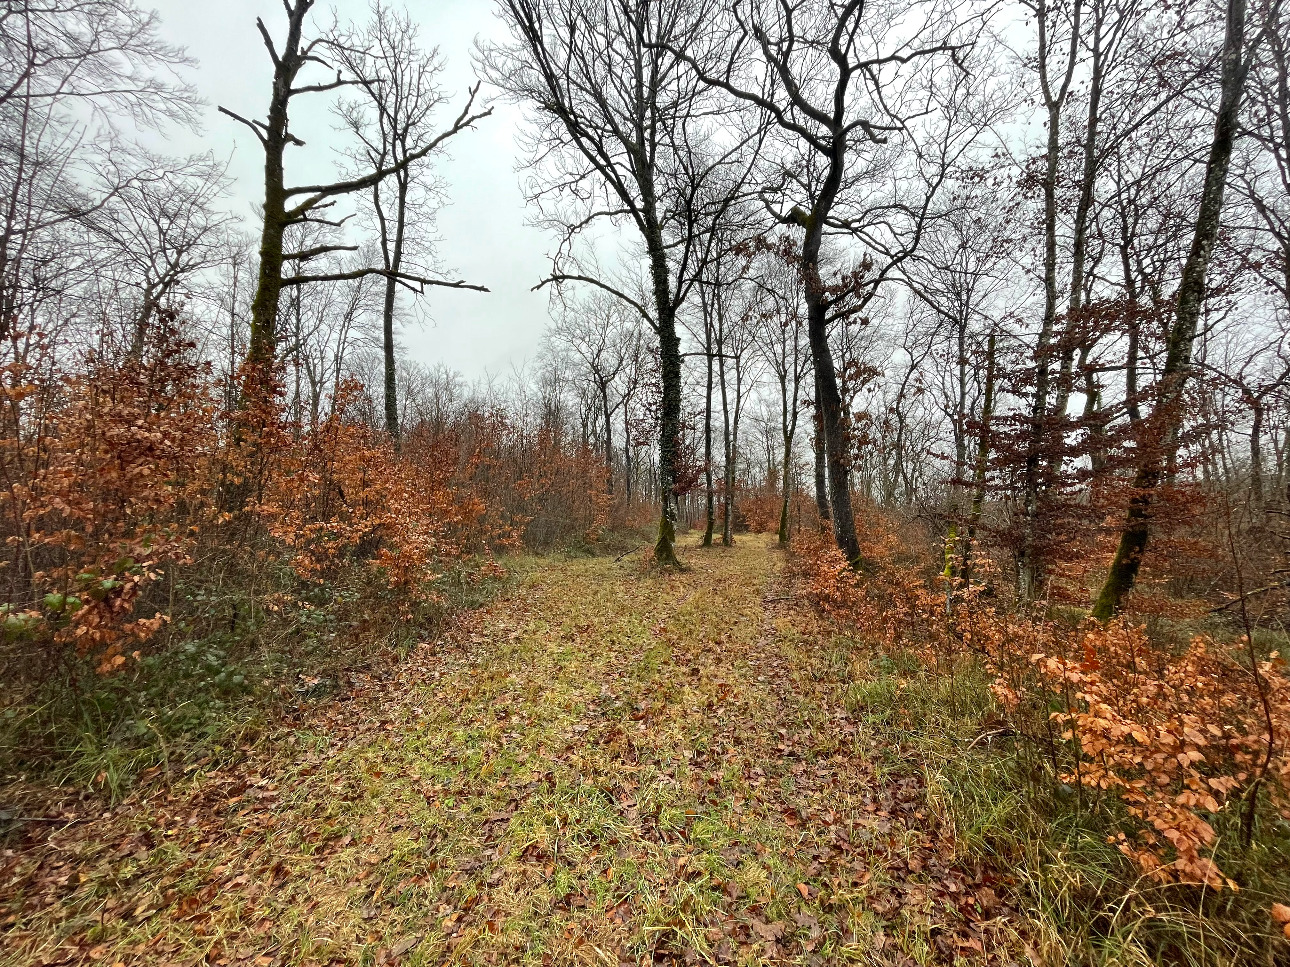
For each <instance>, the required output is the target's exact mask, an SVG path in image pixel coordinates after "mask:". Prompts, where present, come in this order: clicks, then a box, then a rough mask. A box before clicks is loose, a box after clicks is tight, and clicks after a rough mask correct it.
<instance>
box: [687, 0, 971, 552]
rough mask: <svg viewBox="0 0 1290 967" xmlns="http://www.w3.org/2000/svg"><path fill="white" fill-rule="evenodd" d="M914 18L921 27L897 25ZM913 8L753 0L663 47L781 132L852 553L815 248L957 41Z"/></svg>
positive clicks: (775, 202)
mask: <svg viewBox="0 0 1290 967" xmlns="http://www.w3.org/2000/svg"><path fill="white" fill-rule="evenodd" d="M915 17H916V18H919V19H922V21H923V24H924V25H923V26H922V27H920V28H917V29H914V30H913V31H904V30H896V29H895V28H894V26H893V25H894V24H895V23H898V22H900V23H903V24H905V25H908V23H910V22H911V21H912V20H913V19H915ZM915 17H911V16H910V15H909V13H908V11H907V10H904V9H902V10H901V11H900V12H899V13H897V12H896V11H895V10H894V9H888V8H885V7H882V6H881V5H874V4H868V3H865V2H862V0H830V2H828V3H815V2H806V0H796V2H793V0H786V2H772V0H753V2H751V3H749V4H747V5H746V6H738V5H737V6H735V7H733V8H732V10H731V12H730V14H729V16H728V17H727V18H725V20H724V22H723V24H722V26H721V29H719V30H710V31H708V32H707V33H706V34H705V45H704V47H702V48H700V47H695V48H693V49H691V50H686V49H684V48H682V47H681V46H680V45H674V46H672V47H671V48H670V49H671V50H672V51H673V52H674V53H676V54H677V55H678V56H680V57H682V58H683V59H685V60H686V61H687V63H689V64H690V66H691V67H692V68H693V69H694V70H695V71H696V73H698V75H699V76H700V77H701V78H702V79H703V81H704V82H705V83H706V84H708V85H709V86H711V87H713V88H715V89H719V90H721V91H724V92H726V93H727V94H728V95H730V96H732V97H733V98H735V99H736V100H738V101H740V102H742V103H745V104H749V105H753V106H755V107H756V108H758V109H760V110H761V111H762V112H763V114H764V115H765V116H766V117H767V118H768V119H770V120H771V121H772V122H773V123H774V124H775V125H776V126H777V128H778V130H779V131H780V132H781V134H782V136H783V140H784V142H785V146H784V160H783V162H782V165H781V172H780V175H779V178H778V183H777V184H776V185H775V186H774V188H773V190H771V191H768V192H767V193H766V194H765V196H764V198H765V200H766V202H767V207H768V208H769V209H770V210H771V212H772V213H773V214H774V216H775V218H776V219H777V220H778V221H780V222H781V223H783V224H785V225H793V226H796V227H798V228H799V229H801V231H802V245H801V251H800V271H801V278H802V283H803V289H804V293H805V304H806V317H807V332H808V336H809V339H810V344H811V353H812V358H813V361H814V366H815V405H816V407H817V408H818V410H819V414H820V423H821V428H822V430H823V434H824V443H825V450H826V456H827V471H828V484H829V503H830V509H831V516H832V520H833V532H834V537H835V539H836V541H837V545H838V547H839V548H840V549H841V550H842V551H843V553H845V554H846V556H847V558H848V559H849V560H851V561H853V562H858V561H859V560H860V544H859V540H858V538H857V536H856V525H855V513H854V510H853V508H852V500H851V483H850V465H851V454H850V449H851V445H850V435H849V428H848V422H849V421H848V414H847V413H846V411H845V409H844V407H843V401H842V394H841V392H840V390H839V387H838V374H837V369H836V367H835V365H834V361H833V359H832V357H831V355H830V351H829V335H828V331H829V327H830V323H831V322H833V321H836V315H835V313H834V309H835V308H836V307H835V306H834V305H833V304H832V301H833V300H832V297H831V294H830V285H829V283H828V282H827V281H826V279H825V276H824V274H823V273H822V271H821V266H822V261H821V253H822V246H823V242H824V237H825V233H826V231H828V230H829V229H830V227H831V226H832V227H833V228H834V229H835V230H838V231H848V230H850V229H851V228H852V226H851V225H849V224H847V223H846V219H845V218H839V217H838V213H837V211H836V210H835V209H836V208H838V207H839V205H840V203H845V201H846V198H845V195H846V191H845V189H846V187H847V185H848V183H849V182H853V173H854V171H855V169H856V168H857V166H858V165H859V164H860V163H861V159H865V158H866V157H867V156H872V155H873V154H875V153H881V152H878V151H877V149H879V148H881V146H883V145H885V144H886V143H887V142H888V141H889V140H890V139H891V138H892V137H893V136H896V135H898V134H900V133H902V132H905V131H906V130H907V128H908V125H909V122H910V120H911V119H912V118H913V116H914V115H915V114H920V113H921V112H922V111H923V101H921V100H920V101H919V103H918V105H917V107H915V106H914V104H913V103H912V102H907V101H906V100H905V99H904V97H902V96H901V91H902V89H904V88H906V87H907V86H908V85H910V84H912V83H915V82H916V81H917V83H920V84H921V83H926V76H925V74H926V71H927V70H928V69H930V68H931V67H932V66H933V65H935V64H936V63H937V62H938V60H939V59H941V58H943V57H954V56H957V55H958V53H959V52H960V51H961V50H962V49H963V46H964V45H963V44H962V43H959V42H956V41H955V40H954V39H953V38H952V37H951V34H952V30H950V29H949V27H950V26H951V25H950V24H949V23H947V21H946V20H945V19H944V17H943V16H942V15H941V13H940V11H939V10H938V9H937V8H936V7H935V6H934V5H932V4H925V5H919V14H917V15H915ZM712 64H715V65H719V66H718V67H717V68H715V69H714V68H713V67H711V66H709V65H712ZM749 65H756V66H751V67H750V66H749ZM920 75H922V76H920ZM899 210H900V206H898V207H896V208H892V209H891V210H890V214H894V213H895V212H897V211H899ZM889 221H890V219H889Z"/></svg>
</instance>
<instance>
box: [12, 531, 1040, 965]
mask: <svg viewBox="0 0 1290 967" xmlns="http://www.w3.org/2000/svg"><path fill="white" fill-rule="evenodd" d="M643 558H644V555H643V554H638V555H634V556H632V557H629V558H625V559H623V560H620V561H615V560H613V559H611V558H607V557H606V558H592V559H574V560H566V559H560V558H545V559H541V560H540V561H538V562H537V563H535V564H532V565H529V566H526V568H525V571H526V573H525V574H524V576H523V577H522V578H521V579H520V580H519V581H518V582H517V583H516V585H515V587H514V588H513V589H512V590H511V591H510V592H508V593H507V594H506V595H505V596H503V597H502V598H500V599H499V600H497V601H496V602H495V603H493V604H492V605H490V606H488V607H485V608H482V609H480V610H478V611H474V612H470V613H468V614H465V615H462V616H461V617H460V618H459V619H457V620H456V621H454V622H453V624H452V626H451V627H450V629H449V631H448V632H447V633H445V634H444V635H442V637H441V638H440V639H439V640H437V641H427V642H425V643H423V644H422V645H421V646H420V647H418V648H416V649H414V650H413V652H412V653H411V654H410V655H408V656H405V657H403V658H401V659H399V660H397V661H395V660H393V659H390V660H388V661H384V662H378V663H377V664H375V665H373V666H372V667H370V668H369V669H368V673H367V674H365V675H361V676H357V677H354V678H353V680H351V681H350V682H348V683H345V685H344V687H343V688H341V689H340V690H338V691H337V692H336V693H334V694H331V695H328V696H320V697H319V698H317V699H314V700H312V701H311V702H310V703H309V704H308V706H307V707H306V708H303V709H301V710H300V711H299V713H298V714H297V715H296V716H295V717H294V718H293V719H292V720H290V721H286V722H283V723H281V725H280V728H279V729H278V731H277V732H275V734H274V735H273V736H272V737H270V738H269V739H267V740H265V741H264V742H262V743H260V744H257V745H256V746H255V747H253V748H248V749H246V750H244V753H245V754H244V755H243V756H242V757H241V758H240V760H239V761H238V762H236V763H235V764H232V765H226V766H223V767H221V768H219V769H217V770H215V771H208V772H201V771H198V772H189V773H188V774H186V775H177V774H172V775H171V776H170V777H169V778H168V779H167V778H166V777H165V776H164V775H163V776H161V777H158V778H157V779H155V780H154V781H152V782H150V783H147V784H145V785H143V786H141V787H140V788H139V789H138V790H136V792H135V793H133V794H132V795H131V797H130V798H128V799H127V800H125V801H124V802H122V803H121V804H120V805H119V806H116V807H111V808H108V807H105V806H103V805H102V804H99V805H98V806H97V807H94V808H91V807H89V806H87V804H86V802H85V801H84V800H77V799H69V800H68V801H67V802H66V803H64V804H62V805H59V804H58V803H56V802H48V801H47V802H45V803H44V804H43V805H41V806H40V808H42V809H43V810H44V811H45V812H46V815H42V816H34V817H31V818H33V819H36V820H39V821H37V822H31V823H28V824H27V825H26V826H25V827H24V831H23V833H22V835H21V836H20V837H19V838H16V839H15V838H13V837H11V838H10V839H9V840H8V841H7V842H4V843H0V964H5V965H9V964H15V965H16V964H72V963H78V964H79V963H96V964H106V965H109V967H110V965H115V964H124V965H133V964H169V963H175V964H193V963H215V964H255V965H272V964H327V963H344V964H357V963H365V964H394V963H403V964H441V963H451V964H607V965H610V967H618V965H621V964H649V963H677V964H697V963H717V964H839V963H864V964H910V963H917V964H925V963H947V964H948V963H953V962H954V961H955V960H957V959H960V958H962V959H964V960H969V961H975V962H981V961H989V962H994V963H1006V962H1009V961H1010V960H1012V959H1013V958H1016V959H1018V960H1023V961H1024V960H1025V959H1026V958H1025V956H1024V951H1025V943H1024V941H1023V940H1022V939H1021V933H1020V932H1021V930H1022V924H1021V922H1020V918H1019V917H1018V916H1017V915H1016V914H1015V913H1014V912H1013V911H1012V910H1011V909H1010V908H1009V906H1008V904H1007V897H1006V894H1007V891H1006V889H1005V888H1004V886H1003V885H1001V883H1000V881H998V880H996V879H995V877H994V874H993V873H992V872H991V871H990V870H989V869H983V868H981V867H980V866H979V865H976V864H973V863H971V862H969V861H967V860H966V859H962V858H961V857H959V856H957V855H956V849H955V841H954V835H953V828H952V822H951V821H950V820H949V818H948V817H947V815H946V814H945V810H944V809H943V807H942V806H940V805H938V802H937V797H935V796H930V795H929V794H928V791H927V788H926V783H925V770H924V768H923V764H922V763H921V762H920V761H919V757H918V755H917V753H916V751H914V750H912V749H909V748H905V747H903V746H901V745H900V744H899V743H894V742H890V741H885V740H884V738H883V736H882V735H881V734H879V733H877V732H874V731H872V730H871V728H870V726H869V725H867V724H866V722H865V719H864V717H863V716H862V715H860V716H857V715H856V714H855V711H854V708H853V707H852V705H851V703H850V702H849V699H848V696H849V690H850V688H851V684H852V679H853V673H854V669H855V667H856V666H855V664H854V662H853V659H852V657H851V655H850V649H849V647H848V645H847V643H846V642H845V641H844V640H843V639H840V638H837V637H836V636H835V635H834V634H833V632H832V631H831V630H830V629H829V628H828V627H826V626H825V625H824V624H822V623H821V622H820V621H819V619H817V618H816V617H815V616H814V614H813V613H812V612H811V611H810V609H809V608H808V607H807V606H806V605H804V604H799V603H797V602H796V601H794V599H793V595H792V593H791V589H790V588H788V587H787V586H786V585H785V581H786V579H785V578H784V576H783V568H782V561H783V556H782V554H780V553H779V552H778V551H776V550H775V549H774V548H773V547H772V546H771V544H770V543H769V542H768V541H767V540H766V539H764V538H761V537H754V536H749V537H745V538H743V539H741V540H740V542H739V543H738V544H737V546H736V547H735V548H733V549H721V548H717V549H711V550H701V549H699V548H696V547H693V546H688V547H686V548H684V559H685V561H686V563H687V565H688V566H689V569H688V570H686V571H685V572H683V573H679V574H673V573H666V574H664V573H658V572H656V571H654V570H653V569H651V568H650V567H649V566H648V565H647V564H646V563H645V562H644V560H643ZM29 808H32V807H29Z"/></svg>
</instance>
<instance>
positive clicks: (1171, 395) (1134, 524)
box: [1093, 0, 1248, 621]
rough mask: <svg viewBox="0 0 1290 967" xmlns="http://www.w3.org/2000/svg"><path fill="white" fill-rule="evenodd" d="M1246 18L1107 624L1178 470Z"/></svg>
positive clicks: (1227, 64) (1235, 111)
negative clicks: (1158, 501)
mask: <svg viewBox="0 0 1290 967" xmlns="http://www.w3.org/2000/svg"><path fill="white" fill-rule="evenodd" d="M1245 16H1246V0H1228V2H1227V30H1226V36H1225V37H1224V40H1223V61H1222V64H1223V68H1222V97H1221V99H1220V101H1219V107H1218V115H1217V117H1216V118H1215V119H1214V135H1213V140H1212V142H1211V144H1210V150H1209V158H1208V160H1207V161H1206V164H1205V181H1204V186H1203V188H1202V189H1201V199H1200V211H1199V212H1198V213H1197V215H1196V230H1195V234H1194V235H1193V237H1192V244H1191V250H1190V251H1189V252H1188V254H1187V261H1186V263H1185V264H1184V266H1183V274H1182V282H1181V284H1180V285H1179V287H1178V300H1177V307H1176V309H1175V312H1174V322H1173V325H1172V326H1171V327H1170V331H1169V338H1168V340H1167V342H1166V347H1165V348H1166V355H1165V365H1164V369H1163V370H1162V371H1161V375H1160V395H1159V398H1158V399H1157V401H1156V405H1155V408H1154V409H1155V411H1154V412H1153V413H1152V416H1151V424H1152V425H1151V427H1150V429H1149V433H1148V438H1147V439H1146V440H1145V441H1144V445H1143V456H1142V460H1141V462H1140V463H1139V465H1138V469H1137V473H1136V474H1135V476H1134V481H1133V490H1134V492H1133V496H1132V498H1130V500H1129V509H1128V513H1127V515H1126V517H1125V522H1124V527H1123V529H1122V530H1121V532H1120V543H1119V546H1118V547H1117V548H1116V551H1115V557H1114V559H1113V560H1112V561H1111V568H1110V571H1109V572H1108V573H1107V576H1106V582H1105V583H1104V584H1103V585H1102V590H1101V592H1100V593H1099V594H1098V596H1097V601H1096V602H1095V603H1094V605H1093V617H1095V618H1097V619H1099V620H1101V621H1107V620H1109V619H1110V618H1111V617H1112V616H1113V615H1115V614H1117V613H1118V612H1119V611H1120V610H1121V608H1123V606H1124V602H1125V600H1126V599H1127V598H1128V596H1129V593H1130V592H1131V591H1132V590H1133V586H1134V584H1135V583H1136V581H1137V578H1138V570H1139V568H1140V567H1141V566H1142V555H1143V553H1144V552H1145V551H1146V549H1147V542H1148V541H1149V540H1150V537H1151V510H1152V501H1153V498H1154V496H1155V490H1156V488H1157V487H1158V486H1159V484H1160V482H1161V480H1162V479H1163V477H1164V475H1165V474H1166V472H1167V471H1168V468H1169V467H1170V466H1171V465H1172V463H1173V456H1174V454H1175V453H1176V451H1177V447H1178V436H1179V433H1180V432H1181V429H1182V423H1183V411H1182V403H1183V390H1184V389H1185V388H1186V384H1187V377H1188V375H1189V374H1190V371H1191V353H1192V346H1193V344H1194V343H1195V341H1196V328H1197V326H1198V324H1199V322H1200V313H1201V309H1202V306H1203V303H1204V301H1205V279H1206V274H1207V272H1208V269H1209V260H1210V256H1211V255H1212V254H1213V251H1214V242H1215V241H1216V240H1217V238H1218V230H1219V216H1220V215H1221V214H1222V210H1223V192H1224V190H1225V189H1226V187H1227V171H1228V167H1229V166H1230V164H1231V161H1232V146H1233V144H1234V142H1235V139H1236V131H1237V124H1238V118H1239V115H1240V109H1241V97H1242V95H1243V94H1244V92H1245V77H1246V74H1247V72H1248V63H1247V62H1246V61H1245V59H1244V57H1243V54H1244V46H1245Z"/></svg>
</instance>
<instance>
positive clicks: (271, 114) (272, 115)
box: [220, 0, 488, 365]
mask: <svg viewBox="0 0 1290 967" xmlns="http://www.w3.org/2000/svg"><path fill="white" fill-rule="evenodd" d="M316 2H317V0H283V8H284V10H285V11H286V14H287V30H286V37H285V38H284V39H283V41H282V44H281V49H279V46H278V45H277V44H275V43H274V40H273V37H272V35H271V34H270V33H269V28H268V27H266V26H265V24H264V21H263V20H262V19H260V18H256V21H255V25H256V28H257V29H258V30H259V32H260V38H261V39H262V40H263V42H264V47H265V49H266V50H267V51H268V54H269V59H270V60H271V61H272V62H273V87H272V93H271V95H270V98H269V109H268V112H267V114H266V119H265V120H263V121H260V120H250V119H247V118H245V117H243V116H241V115H240V114H236V113H234V112H233V111H231V110H229V109H228V108H226V107H222V106H221V107H220V112H221V113H223V114H226V115H228V116H229V117H231V118H233V119H234V120H235V121H238V122H240V123H241V124H244V125H245V126H246V127H248V128H249V129H250V130H251V131H252V132H253V133H254V134H255V137H256V139H257V140H258V141H259V142H260V146H261V148H263V150H264V204H263V211H262V217H263V224H262V228H261V233H260V269H259V278H258V280H257V284H256V291H255V299H254V300H253V302H252V304H251V335H250V345H249V347H248V353H247V358H248V359H249V360H250V361H251V362H253V363H255V364H257V365H266V364H269V363H272V361H273V359H274V356H275V353H276V345H277V322H278V306H279V302H280V301H281V297H282V290H283V288H284V287H287V288H289V287H295V286H301V285H308V284H311V283H314V282H345V281H351V280H354V279H357V278H359V277H362V276H371V275H378V276H382V277H384V278H388V279H393V280H395V281H396V282H398V283H399V284H401V285H404V286H406V287H408V288H409V289H411V290H412V291H415V292H418V293H423V292H424V291H425V289H426V288H427V287H429V286H447V287H449V288H456V289H475V290H477V291H481V292H483V291H487V290H486V289H484V287H483V286H479V285H472V284H469V283H466V282H462V281H456V282H448V281H446V280H443V279H434V278H428V277H426V276H420V275H415V274H412V273H409V272H403V271H396V270H394V269H387V268H383V267H375V266H367V265H360V266H356V267H353V268H346V269H344V270H342V271H318V272H309V271H300V270H293V271H290V272H288V271H286V269H287V268H288V267H294V266H304V265H306V264H307V263H309V262H310V261H312V260H314V259H317V258H319V257H320V256H324V255H330V254H334V253H336V252H347V251H348V252H353V251H357V250H358V247H357V246H356V245H349V244H345V243H343V242H341V241H329V242H325V243H323V244H320V245H317V246H314V247H311V248H305V249H300V250H298V251H288V250H287V249H286V248H285V247H284V239H285V238H286V235H287V232H288V230H289V229H291V228H292V227H293V226H297V225H306V224H309V223H314V224H320V225H326V226H331V227H339V226H340V225H341V224H342V223H343V221H344V219H338V218H334V217H327V214H329V213H330V210H331V209H332V208H334V206H335V205H336V203H337V201H338V200H339V199H341V198H344V197H346V196H349V195H354V194H357V193H360V192H366V191H370V190H372V189H373V188H375V187H377V186H378V185H380V183H381V182H382V181H384V180H385V179H386V178H389V177H391V176H393V175H396V174H398V173H399V172H400V171H404V170H406V169H407V168H408V167H409V166H410V165H413V164H415V163H416V162H418V161H420V160H421V159H422V158H424V157H426V155H428V154H430V153H431V152H432V151H434V150H435V148H437V147H438V146H439V145H440V144H442V143H443V142H444V141H445V140H447V139H448V138H450V137H452V136H453V135H455V134H457V133H458V132H459V131H461V130H462V129H464V128H467V127H470V126H471V125H473V124H474V123H475V122H476V121H478V120H480V119H481V118H482V117H484V116H486V115H487V114H488V112H487V111H483V112H478V113H471V112H472V110H473V106H474V92H473V91H472V92H471V96H470V97H469V98H468V99H467V101H466V105H465V107H464V108H463V109H462V111H461V113H460V114H459V115H458V116H457V119H456V121H455V122H454V123H453V124H452V126H451V127H449V128H448V129H446V130H445V131H443V132H441V133H440V134H439V135H438V136H437V137H435V138H432V139H430V140H429V141H426V142H425V143H423V144H421V146H420V147H418V148H416V149H415V150H410V151H407V152H406V153H404V154H403V155H402V156H401V157H400V158H397V159H395V158H387V159H383V160H382V161H381V163H380V164H378V165H376V166H374V167H373V168H372V169H371V170H369V171H367V172H366V173H364V174H360V175H356V176H355V177H352V178H344V179H341V180H338V181H333V182H327V183H320V184H312V185H295V186H292V185H288V184H287V181H286V167H285V162H286V154H287V149H288V148H290V147H304V142H303V141H302V140H301V139H300V138H298V137H297V136H296V135H295V134H293V133H292V131H291V123H290V111H291V104H292V101H293V99H294V98H297V97H300V96H302V95H308V94H322V93H327V92H330V91H337V90H340V89H341V88H345V87H349V86H352V85H354V84H357V83H359V81H360V80H368V81H369V82H373V81H372V79H369V78H354V77H351V78H345V77H343V76H342V73H341V70H340V69H339V67H338V64H339V59H338V58H336V57H335V52H334V50H333V49H332V47H331V45H330V41H331V38H329V37H327V36H323V35H319V36H316V37H313V38H312V39H306V38H305V21H306V20H307V18H308V15H309V12H310V11H311V10H312V9H313V7H314V4H315V3H316ZM310 67H313V68H322V69H326V70H335V72H336V77H335V79H334V80H319V81H317V82H314V83H301V82H300V75H301V73H302V72H303V71H305V70H306V69H308V68H310ZM325 213H326V214H325Z"/></svg>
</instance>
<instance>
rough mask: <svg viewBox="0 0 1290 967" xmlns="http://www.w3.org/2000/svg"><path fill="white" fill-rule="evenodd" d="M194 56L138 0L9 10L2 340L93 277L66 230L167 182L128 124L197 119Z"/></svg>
mask: <svg viewBox="0 0 1290 967" xmlns="http://www.w3.org/2000/svg"><path fill="white" fill-rule="evenodd" d="M188 64H189V61H188V59H187V58H186V56H185V55H184V52H183V51H182V50H181V49H179V48H176V47H173V46H171V45H169V44H166V43H165V42H163V41H162V40H161V38H160V36H159V34H158V31H157V17H156V14H154V13H149V12H145V11H143V10H140V9H139V8H138V7H137V6H136V5H135V4H134V3H133V2H132V0H60V2H49V0H14V2H10V3H6V4H5V6H4V10H3V11H2V12H0V337H7V336H8V335H9V334H10V333H11V332H12V331H13V327H14V324H15V323H16V322H17V320H18V319H19V318H20V317H25V318H26V319H27V320H28V321H29V322H30V321H31V320H33V319H34V318H35V316H36V315H37V314H38V313H39V312H40V311H41V306H42V305H43V304H44V303H45V301H46V300H48V299H50V298H57V297H59V295H60V294H65V293H66V292H67V291H68V288H69V287H70V286H73V285H75V284H76V283H77V281H78V275H79V277H80V279H90V278H92V277H93V275H94V270H93V268H92V264H93V261H94V260H93V258H92V256H93V255H94V254H95V253H93V252H92V251H86V250H85V249H83V248H79V247H78V246H76V245H75V244H74V242H73V241H71V240H69V238H68V237H67V235H66V233H67V232H68V231H71V230H73V229H74V228H75V226H76V225H77V223H79V222H80V221H81V220H83V219H85V218H86V217H88V216H90V215H92V214H94V213H96V212H99V211H100V210H101V209H102V208H103V207H104V206H105V205H106V204H108V203H109V202H110V201H112V200H113V199H114V198H116V197H117V195H118V194H119V193H120V192H122V191H124V190H127V189H131V188H135V189H139V188H140V186H143V185H145V184H148V183H150V182H156V181H158V180H160V178H161V175H160V174H159V173H158V172H156V171H153V170H151V169H150V168H149V166H148V165H147V163H146V159H144V160H143V162H142V163H141V162H140V159H139V158H138V157H137V156H133V155H132V154H131V152H130V151H129V150H127V148H128V146H126V145H125V144H124V143H123V139H122V137H121V130H122V127H123V126H125V125H133V126H135V127H137V128H152V129H157V128H159V127H161V126H163V125H165V124H166V123H179V124H186V125H191V124H194V123H195V121H196V116H197V115H196V105H197V102H196V98H195V97H194V94H193V91H192V89H191V88H189V87H188V86H186V85H185V84H183V83H182V82H181V81H180V80H179V78H178V71H180V70H181V69H183V68H184V67H186V66H188Z"/></svg>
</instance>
